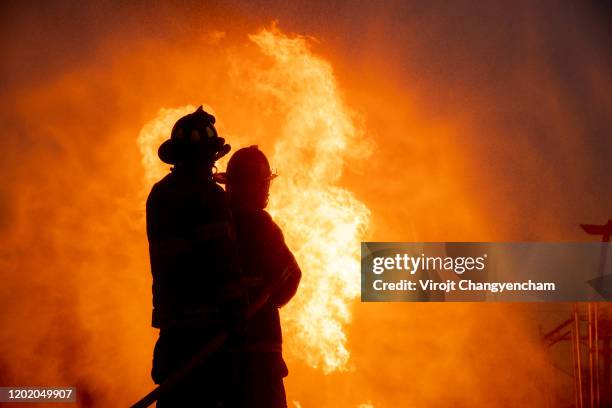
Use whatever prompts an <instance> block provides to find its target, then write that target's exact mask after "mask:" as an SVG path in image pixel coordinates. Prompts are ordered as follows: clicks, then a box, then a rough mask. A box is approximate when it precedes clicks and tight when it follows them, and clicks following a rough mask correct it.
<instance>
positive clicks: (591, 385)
mask: <svg viewBox="0 0 612 408" xmlns="http://www.w3.org/2000/svg"><path fill="white" fill-rule="evenodd" d="M587 325H588V326H587V328H588V333H589V339H588V346H589V407H591V408H594V407H595V383H594V381H593V380H594V376H593V349H594V347H593V305H592V304H591V303H588V304H587Z"/></svg>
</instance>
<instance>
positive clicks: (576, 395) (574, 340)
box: [570, 327, 579, 408]
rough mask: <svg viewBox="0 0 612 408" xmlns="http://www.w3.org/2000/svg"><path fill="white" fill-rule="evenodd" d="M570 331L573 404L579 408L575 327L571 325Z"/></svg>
mask: <svg viewBox="0 0 612 408" xmlns="http://www.w3.org/2000/svg"><path fill="white" fill-rule="evenodd" d="M570 333H571V335H572V368H573V369H574V378H573V380H574V381H573V382H574V406H575V407H576V408H579V404H578V370H579V367H578V366H577V364H576V331H575V329H574V328H573V327H572V330H570Z"/></svg>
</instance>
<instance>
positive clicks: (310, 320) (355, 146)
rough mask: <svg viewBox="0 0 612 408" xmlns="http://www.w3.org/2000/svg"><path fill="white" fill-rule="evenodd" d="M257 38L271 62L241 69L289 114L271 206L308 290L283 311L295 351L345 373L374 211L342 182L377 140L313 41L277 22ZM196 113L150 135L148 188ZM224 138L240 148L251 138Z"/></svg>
mask: <svg viewBox="0 0 612 408" xmlns="http://www.w3.org/2000/svg"><path fill="white" fill-rule="evenodd" d="M249 38H250V40H251V41H252V42H253V43H254V44H255V45H256V46H257V49H258V51H259V52H260V53H261V54H263V56H265V57H266V58H267V59H268V60H269V62H270V63H269V64H265V65H262V66H258V65H257V64H250V62H249V61H248V60H242V61H237V62H236V63H237V64H244V65H243V66H242V67H238V69H239V70H240V69H244V70H248V72H249V74H250V75H249V77H250V78H252V79H253V83H247V84H244V85H243V86H242V88H243V90H244V91H246V92H250V93H252V96H253V97H256V98H257V97H265V98H268V99H271V100H272V101H273V106H274V109H275V110H276V111H277V112H279V115H278V118H280V119H279V121H280V125H279V126H278V127H277V133H278V134H277V135H275V140H274V143H273V148H272V151H271V153H272V154H271V155H270V154H269V153H270V152H268V154H269V156H270V161H271V163H272V166H273V167H274V169H275V171H276V172H277V173H278V174H279V176H280V177H278V178H277V179H276V180H275V182H274V183H273V186H272V191H271V197H270V205H269V211H270V213H271V214H272V216H273V217H274V219H275V220H276V221H277V222H278V223H279V224H280V226H281V228H282V229H283V231H284V233H285V238H286V241H287V243H288V245H289V247H290V248H291V249H292V250H293V251H294V253H295V255H296V258H297V260H298V262H299V264H300V266H301V268H302V272H303V278H302V282H301V285H300V289H299V291H298V294H297V295H296V297H295V298H294V299H293V300H292V301H291V302H290V303H289V305H288V306H287V307H285V308H284V309H283V310H282V317H283V327H284V330H285V332H286V333H288V334H289V335H288V336H286V338H287V339H288V343H287V344H288V351H289V352H290V353H291V354H293V355H294V356H295V357H297V358H302V359H304V361H305V362H306V363H307V364H308V365H310V366H311V367H314V368H320V369H321V370H323V372H325V373H330V372H333V371H337V370H339V371H342V370H345V369H347V363H348V360H349V350H348V349H347V336H346V332H345V328H346V325H347V324H348V323H349V322H350V319H351V309H350V304H351V302H352V301H353V300H354V299H355V298H356V297H357V295H358V294H359V282H360V278H359V253H358V251H359V242H360V241H361V240H362V239H363V238H364V235H365V234H366V231H367V229H368V225H369V220H370V212H369V210H368V208H367V207H366V206H365V205H364V204H363V203H362V202H360V201H359V200H358V199H357V198H356V197H355V195H354V194H353V193H352V192H351V191H349V190H347V189H346V188H343V187H342V186H341V180H340V178H341V176H342V173H343V169H344V166H345V162H346V161H347V160H354V159H359V158H365V157H367V155H368V153H369V144H368V143H367V141H366V140H365V139H364V137H363V131H362V128H361V126H360V125H359V118H358V117H356V115H355V114H354V113H353V112H352V111H351V110H350V109H349V107H348V106H347V105H346V103H345V102H344V100H343V97H342V95H341V92H340V90H339V87H338V84H337V82H336V79H335V77H334V74H333V71H332V67H331V65H330V64H329V63H328V62H327V61H325V60H323V59H322V58H320V57H318V56H316V55H314V54H313V53H312V52H311V50H310V49H309V47H308V40H307V39H306V38H305V37H300V36H296V37H289V36H286V35H284V34H283V33H281V32H280V31H279V30H278V29H277V28H276V27H275V26H272V28H270V29H264V30H261V31H259V32H258V33H256V34H253V35H250V36H249ZM194 109H195V107H194V106H193V105H186V106H182V107H178V108H170V109H160V111H159V113H158V115H157V116H156V117H155V118H154V119H153V120H151V121H150V122H148V123H147V124H146V125H145V126H144V127H143V128H142V130H141V131H140V134H139V137H138V144H139V147H140V152H141V155H142V164H143V166H144V169H145V180H144V189H145V190H148V189H149V188H150V185H151V183H153V182H154V181H155V180H157V179H159V178H160V177H161V176H162V175H163V174H164V173H165V172H166V171H167V169H166V168H165V166H164V165H163V163H161V162H160V161H159V159H158V158H157V147H158V146H159V144H160V143H161V142H163V140H164V139H166V138H167V137H168V135H169V133H170V129H171V127H172V125H173V123H174V122H175V121H176V120H177V119H178V118H179V117H181V116H182V115H184V114H186V113H188V112H192V111H193V110H194ZM207 110H209V111H212V109H211V108H210V107H208V108H207ZM221 130H222V129H221ZM221 134H223V135H224V136H225V137H226V138H227V139H228V141H229V142H230V143H232V145H234V146H240V141H245V140H248V139H249V137H250V135H241V134H235V135H233V136H228V135H227V133H224V132H223V131H221ZM237 142H238V143H237ZM222 165H223V162H222V163H221V164H220V166H222ZM166 167H167V166H166ZM298 351H299V353H298Z"/></svg>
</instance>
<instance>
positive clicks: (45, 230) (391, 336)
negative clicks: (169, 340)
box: [0, 2, 612, 408]
mask: <svg viewBox="0 0 612 408" xmlns="http://www.w3.org/2000/svg"><path fill="white" fill-rule="evenodd" d="M25 3H27V2H24V4H25ZM86 3H87V2H83V4H86ZM330 3H335V2H330ZM75 4H76V3H75ZM24 7H25V6H24ZM75 7H76V6H75ZM135 7H136V6H135ZM364 7H365V6H364ZM431 7H432V11H431V14H429V11H427V10H425V8H423V9H422V10H421V8H418V9H419V10H415V12H416V13H417V14H415V15H414V20H412V19H410V21H406V22H404V21H403V20H401V19H399V18H395V16H392V15H387V14H380V15H378V16H377V17H376V18H373V17H370V16H368V17H367V18H366V19H365V20H361V21H368V22H371V24H365V25H363V26H361V25H360V26H356V27H352V26H351V27H347V28H353V29H354V30H355V31H354V32H353V33H358V34H359V35H357V34H355V35H354V37H355V38H353V36H352V34H351V37H350V38H348V39H345V38H344V37H343V38H341V39H338V38H339V35H336V37H334V36H333V34H334V33H336V34H337V33H338V32H341V31H342V32H344V31H343V30H344V26H342V27H339V28H336V27H330V26H328V25H327V24H324V22H321V23H320V24H314V23H313V25H306V26H304V25H300V24H298V23H299V21H291V20H290V19H287V20H286V19H283V20H281V24H282V27H283V31H281V30H280V29H279V28H276V27H275V26H272V27H269V26H268V27H269V28H267V29H263V30H262V29H261V28H260V27H262V26H263V25H267V24H269V21H270V20H271V19H272V18H274V17H275V16H273V15H270V16H269V17H268V16H266V17H265V19H257V18H255V17H252V15H251V14H250V13H251V11H249V10H246V11H244V10H241V9H240V8H239V7H236V8H235V9H228V10H225V9H224V10H217V9H214V10H212V11H210V13H209V10H204V11H201V12H200V11H198V12H193V16H187V13H186V12H185V11H179V10H175V9H174V8H172V7H171V6H170V5H167V6H163V7H162V6H160V8H157V9H154V10H153V9H152V10H149V9H148V8H149V3H147V6H146V7H144V6H143V8H142V9H139V8H137V9H135V11H133V14H134V16H132V17H133V18H132V17H130V18H131V19H128V17H126V18H125V19H126V20H129V21H130V22H132V23H133V24H125V25H122V24H120V23H115V20H113V19H112V18H109V19H108V21H104V23H98V24H99V25H98V26H95V27H92V28H91V32H90V34H89V35H90V37H91V36H94V35H96V37H95V38H90V37H87V36H86V35H85V34H83V36H84V37H83V38H84V39H83V43H85V44H86V46H83V48H86V50H85V51H83V50H80V51H79V52H77V51H76V50H72V49H70V46H71V45H74V42H71V41H72V40H71V38H73V37H74V32H69V33H68V34H71V35H68V34H65V32H64V31H61V30H58V33H57V35H54V36H52V35H48V36H42V34H41V33H46V32H45V31H44V30H43V28H45V27H46V29H47V31H51V30H50V29H49V28H48V27H47V26H43V25H39V24H38V23H39V21H38V20H37V19H39V20H41V19H43V18H42V17H40V16H39V15H42V14H45V13H39V12H38V10H36V11H37V12H36V13H35V12H29V11H28V10H26V11H28V13H26V12H24V13H23V14H24V15H25V14H27V15H28V16H31V17H28V18H29V19H28V20H27V22H28V24H23V26H20V27H18V28H19V29H18V30H17V29H14V27H13V29H12V30H10V32H11V33H13V32H15V31H16V32H17V34H19V36H17V37H18V38H19V39H21V37H27V36H28V35H32V36H33V38H34V39H33V40H31V41H30V42H28V43H27V45H28V46H29V47H31V48H32V51H29V50H28V51H27V52H26V51H24V46H22V45H21V42H20V41H14V44H15V45H13V46H12V47H11V52H10V53H7V56H6V57H5V58H4V59H3V63H4V64H6V66H7V67H9V68H10V69H9V68H6V69H5V70H4V71H3V72H9V71H10V72H17V73H22V75H21V76H20V78H21V82H18V83H17V84H12V83H7V84H3V85H6V86H4V87H3V88H2V89H0V92H2V96H3V98H2V99H1V100H0V119H1V121H2V123H3V136H2V138H0V147H1V149H0V150H1V151H2V152H3V153H5V154H4V155H3V157H2V160H1V161H0V282H1V283H0V309H1V310H2V313H0V327H2V328H3V330H0V385H4V384H6V383H11V384H17V385H20V384H21V385H75V386H77V387H78V389H79V390H80V395H81V397H82V400H81V401H82V405H83V406H94V407H113V406H127V405H128V404H129V403H132V402H135V401H136V400H137V399H138V398H139V397H140V396H142V395H144V394H145V393H146V392H147V391H149V390H150V389H151V388H152V387H153V384H152V381H151V379H150V376H149V370H150V368H151V356H152V351H153V345H154V342H155V339H156V336H157V332H156V331H155V330H154V329H152V328H151V327H150V313H151V277H150V269H149V264H148V253H147V241H146V232H145V223H144V200H145V198H146V194H147V193H148V190H149V187H150V186H151V184H152V183H154V182H155V181H156V180H158V179H159V178H161V177H162V176H163V174H165V172H167V170H168V166H165V165H164V164H163V163H161V162H160V161H159V159H158V157H157V148H158V146H159V144H160V143H161V142H162V141H163V140H164V139H166V138H167V137H168V136H169V130H170V128H171V126H172V124H173V123H174V121H175V120H176V119H177V118H178V117H180V116H181V115H183V114H184V113H186V112H189V111H193V110H194V109H195V107H196V106H197V105H199V104H201V103H202V104H205V107H206V109H207V110H210V111H212V112H214V114H215V115H216V117H217V128H218V130H219V133H220V134H221V135H222V136H223V137H225V138H226V139H227V141H228V142H229V143H230V144H231V145H232V147H233V150H234V151H235V150H237V149H238V148H240V147H242V146H248V145H250V144H258V145H259V146H260V148H261V149H262V150H263V151H264V152H266V153H267V155H268V157H269V159H270V162H271V165H272V167H273V168H274V170H275V171H276V172H277V173H278V174H279V177H278V178H277V179H276V180H275V181H274V183H273V185H272V191H271V203H270V211H271V213H272V214H273V216H274V218H275V220H276V221H277V222H278V223H279V224H280V225H281V227H282V229H283V231H284V233H285V236H286V239H287V242H288V244H289V246H290V247H291V248H292V249H293V250H294V252H295V253H296V255H297V257H298V260H299V263H300V265H301V266H302V268H303V271H304V278H303V282H302V286H301V288H300V291H299V293H298V295H297V297H296V298H295V299H294V300H293V301H292V302H291V303H290V304H289V305H288V306H287V307H285V308H284V309H283V310H282V318H283V335H284V340H285V345H284V347H285V352H284V354H285V356H286V359H287V364H288V367H289V370H290V374H289V376H288V377H287V379H286V384H287V395H288V403H289V406H290V407H298V406H299V407H302V408H320V407H322V408H328V407H329V408H336V407H341V408H356V407H360V408H366V407H367V408H370V407H376V408H386V407H404V406H410V407H445V406H460V407H467V406H469V407H476V408H478V407H490V406H500V407H515V406H521V407H534V408H535V407H541V406H545V405H546V401H545V395H544V393H543V392H542V390H543V388H544V386H545V384H546V381H547V375H548V374H549V373H550V370H549V367H548V366H547V365H546V361H545V358H544V354H543V353H542V351H541V348H540V343H539V341H538V333H537V324H538V323H540V322H543V325H545V326H546V325H547V324H548V325H549V326H550V325H552V324H554V323H555V322H557V320H555V319H551V320H552V322H551V321H550V320H549V321H546V320H545V318H546V316H553V317H557V316H562V313H560V312H559V311H558V310H555V308H557V309H562V306H563V305H540V304H538V305H535V304H531V305H524V304H363V303H360V302H359V300H358V290H359V274H358V263H357V262H358V252H357V251H358V250H359V246H358V242H359V241H360V240H373V241H376V240H378V241H438V240H442V241H444V240H474V241H479V240H483V241H487V240H504V241H511V240H560V239H563V240H580V239H585V237H583V236H582V233H581V232H580V230H579V228H578V223H579V222H590V223H598V222H602V221H603V220H605V219H607V218H604V217H607V216H609V214H608V212H607V211H608V208H607V207H606V203H607V201H603V200H602V199H601V196H602V194H601V192H602V191H604V190H605V191H609V188H608V186H609V183H608V184H605V183H606V182H607V180H609V166H608V165H606V163H607V162H606V161H605V160H604V159H602V158H601V157H603V153H605V150H604V149H596V147H597V146H598V145H597V144H596V141H594V139H596V138H595V136H593V137H591V135H595V133H596V132H600V133H601V132H603V131H602V129H603V130H604V131H607V128H605V127H604V126H602V125H601V124H600V122H597V119H599V118H601V117H607V118H609V117H610V115H609V114H608V112H611V109H612V101H611V100H610V95H612V90H611V89H610V86H609V81H607V78H608V76H607V72H608V71H607V70H606V68H607V65H605V64H602V63H601V61H606V60H604V59H602V55H600V54H598V49H597V48H596V47H595V42H594V41H590V40H589V37H588V36H587V35H586V34H585V33H583V32H579V30H567V29H566V28H565V27H566V21H565V20H563V19H561V20H559V21H560V22H561V23H563V24H560V27H562V28H563V29H562V30H561V31H556V30H553V29H550V26H549V25H550V24H554V21H557V20H554V19H553V17H554V16H552V17H551V13H549V12H548V11H549V10H548V9H546V7H542V10H540V12H541V13H542V15H543V16H544V17H541V18H534V19H532V18H531V17H530V16H531V14H530V13H531V12H533V10H531V8H532V7H533V8H536V7H539V6H525V5H520V6H518V8H517V10H515V11H514V14H515V15H514V16H512V15H510V17H512V18H514V19H515V20H506V13H505V12H504V13H503V14H504V21H515V22H516V21H520V22H521V23H520V24H518V23H517V24H509V25H508V26H507V27H506V26H505V25H499V26H498V25H495V27H493V29H491V30H489V31H488V32H487V33H488V34H490V35H486V36H485V35H482V36H480V35H479V36H476V35H474V38H472V37H470V38H472V39H474V40H475V41H476V42H475V43H474V44H472V43H466V40H464V37H463V36H461V35H456V34H457V33H464V32H463V31H462V30H465V29H467V28H469V29H470V30H477V29H481V28H482V27H483V25H482V24H481V23H482V22H481V21H478V24H464V23H463V21H464V20H463V19H465V18H469V17H470V16H469V13H463V12H461V13H458V12H457V13H458V14H461V15H453V14H452V13H453V10H455V9H456V8H457V9H460V7H459V6H454V7H452V8H449V7H441V6H440V7H439V8H440V10H437V8H436V7H434V6H431ZM508 7H510V6H508ZM577 7H578V6H577ZM99 8H100V9H99V10H98V6H96V8H95V13H94V12H93V11H92V15H93V16H94V17H95V20H96V21H103V20H102V19H101V18H100V16H99V15H98V14H97V13H98V12H99V13H101V14H104V13H103V11H104V10H105V8H104V6H102V5H99ZM372 8H373V9H374V8H375V9H379V8H382V7H379V6H372ZM479 8H483V9H486V10H488V9H487V6H479ZM493 8H494V9H495V10H492V11H491V13H492V14H495V13H498V12H499V10H498V9H497V6H495V7H493ZM144 9H146V10H144ZM170 9H172V10H170ZM304 9H305V10H306V9H308V10H310V5H309V6H308V7H304ZM434 9H436V10H435V13H434V12H433V10H434ZM45 10H46V9H45ZM130 10H132V9H130V8H129V7H126V9H125V10H124V12H125V13H127V14H129V13H132V11H130ZM513 10H514V9H513ZM32 11H35V10H32ZM64 11H65V10H64ZM107 11H108V10H107ZM141 11H142V12H144V11H146V13H145V14H146V16H147V17H146V18H144V19H143V13H141ZM306 11H307V10H306ZM306 11H305V12H306ZM273 12H275V11H274V10H273V11H272V12H270V13H271V14H272V13H273ZM386 12H389V10H387V11H386ZM420 12H422V13H424V14H423V15H422V16H421V14H419V13H420ZM7 13H8V11H7ZM58 13H59V12H58ZM207 13H209V14H207ZM444 13H449V14H444ZM64 14H66V13H64ZM115 14H117V15H118V14H120V13H117V12H116V10H112V12H108V14H106V15H109V16H114V15H115ZM508 14H512V13H510V12H508ZM51 16H52V17H53V15H51ZM439 16H441V17H439ZM489 17H490V16H489ZM46 18H49V19H52V18H51V17H47V15H46V14H45V19H46ZM92 18H93V17H91V16H90V17H89V20H87V19H85V20H86V21H90V20H91V19H92ZM117 18H119V16H118V17H117ZM300 18H301V17H300ZM574 18H578V17H576V16H574V15H572V17H571V19H568V20H567V21H574ZM60 20H61V19H60ZM73 20H74V21H73ZM77 20H78V19H71V21H70V22H69V23H70V24H73V23H75V21H76V22H78V21H77ZM143 20H144V21H145V22H146V24H145V23H142V21H143ZM296 20H297V18H296ZM399 20H401V21H399ZM45 21H46V20H45ZM61 21H63V20H61ZM117 21H120V22H121V23H123V22H125V20H117ZM300 21H301V20H300ZM470 21H471V20H470ZM541 21H546V22H547V23H546V24H544V25H543V24H539V23H540V22H541ZM559 21H557V22H559ZM40 23H41V24H42V23H43V22H40ZM149 23H150V24H149ZM158 23H159V25H158ZM302 23H303V21H302ZM400 23H401V24H400ZM583 23H584V22H583ZM67 24H68V22H67ZM139 24H142V25H139ZM164 24H166V25H164ZM309 24H310V23H309ZM393 24H394V25H396V26H401V28H402V29H404V28H405V31H402V36H401V41H399V38H400V37H398V36H396V37H393V36H386V35H384V34H385V33H387V30H389V27H390V26H391V25H393ZM489 24H491V22H489ZM523 24H524V25H525V27H524V28H525V32H524V33H523V32H522V31H521V33H523V34H524V36H519V35H514V34H515V33H516V32H515V31H514V30H519V29H520V28H521V27H523ZM100 25H102V26H104V27H106V26H108V30H107V31H105V32H104V33H103V34H97V31H96V30H97V29H99V28H100ZM144 25H146V26H147V28H146V29H145V28H144ZM149 25H150V26H151V27H154V29H151V28H148V26H149ZM446 25H450V26H451V28H450V29H448V32H447V31H445V30H444V27H446ZM51 26H52V27H55V26H56V25H55V20H54V22H53V24H51ZM130 27H136V28H135V29H134V30H132V31H130V30H131V28H130ZM466 27H467V28H466ZM9 28H10V27H9ZM77 28H78V30H77ZM77 28H75V29H74V30H75V31H78V33H79V34H80V33H81V31H87V30H83V27H82V26H78V27H77ZM489 28H490V27H489ZM7 30H8V28H7ZM139 30H142V32H141V31H139ZM148 30H152V31H148ZM153 31H155V33H153ZM158 31H159V33H162V34H159V33H158ZM87 32H89V31H87ZM293 32H301V33H303V34H312V35H315V36H316V38H317V39H314V38H311V37H306V36H300V35H296V34H292V33H293ZM347 32H349V31H348V30H347ZM559 32H562V33H563V35H562V36H559V35H558V34H559ZM62 33H63V34H62ZM479 33H480V32H479ZM498 33H499V35H497V34H498ZM26 34H27V35H26ZM408 34H410V35H408ZM36 35H39V36H40V38H39V37H36ZM348 36H349V35H348V34H347V37H348ZM47 37H49V38H47ZM455 37H457V38H458V39H457V38H455ZM476 37H478V38H476ZM7 38H9V39H10V38H12V36H7ZM394 39H395V40H397V43H393V40H394ZM90 40H91V42H90ZM343 41H345V42H343ZM478 41H481V42H478ZM505 41H509V42H510V43H511V44H512V46H510V45H509V43H506V42H505ZM9 42H10V41H9ZM399 42H401V43H402V44H399ZM54 43H58V44H64V43H66V44H67V45H66V47H65V48H63V47H60V50H61V51H62V52H64V53H66V54H69V55H68V56H69V57H70V58H66V60H63V59H61V58H59V57H58V61H57V62H56V61H53V60H52V58H48V59H49V64H50V67H49V68H48V69H46V70H44V71H43V72H42V73H40V72H39V71H36V69H37V68H38V67H40V66H41V64H42V65H44V64H43V63H42V62H41V60H42V59H43V57H45V58H46V56H47V57H48V54H45V53H44V52H45V50H46V49H47V48H48V47H50V45H52V44H54ZM79 44H80V43H79ZM79 44H77V45H79ZM504 44H505V45H508V46H507V47H504ZM549 44H556V45H557V46H558V48H555V50H558V51H556V52H557V53H555V55H553V57H555V58H559V57H560V56H563V55H566V54H567V55H570V56H575V60H576V63H575V65H574V66H572V67H570V68H567V69H566V70H565V71H563V72H565V73H567V72H570V73H572V75H574V74H575V75H576V79H580V80H577V81H575V82H574V83H572V84H568V83H567V82H564V81H559V80H558V78H565V77H564V76H563V75H560V76H559V77H556V76H555V75H553V74H551V72H555V71H554V70H555V68H554V66H553V64H552V63H551V61H553V60H554V61H556V59H554V58H549V56H547V55H546V52H548V51H549V48H551V47H549ZM5 45H6V44H5ZM9 45H10V44H9ZM18 45H19V46H18ZM402 47H403V48H402ZM56 48H57V47H56ZM400 48H401V50H400ZM479 49H481V50H482V53H481V54H483V55H485V56H491V55H492V54H491V53H492V52H493V51H495V50H497V49H502V50H510V49H511V50H512V52H516V53H517V54H516V58H514V57H513V58H507V59H505V58H501V59H499V61H498V60H496V59H493V58H490V59H487V61H484V62H483V61H482V58H479V57H480V54H479V53H476V52H474V53H471V52H472V51H474V50H479ZM400 51H401V52H400ZM509 52H510V51H509ZM36 53H40V55H42V57H40V58H39V56H38V54H36ZM513 55H514V54H513ZM62 56H63V55H62ZM530 58H531V59H530ZM485 59H486V58H485ZM568 59H569V58H568ZM12 61H14V62H12ZM45 61H46V59H45ZM517 61H518V62H517ZM11 63H12V64H13V65H10V64H11ZM45 63H46V62H45ZM443 64H449V65H452V67H451V69H448V70H447V71H448V72H451V71H452V72H451V73H450V74H448V75H447V76H444V75H441V74H440V71H444V72H447V71H445V70H444V69H441V65H443ZM453 64H454V65H453ZM505 64H508V66H506V65H505ZM30 71H36V72H39V75H38V76H35V75H33V74H32V75H30V74H31V72H30ZM560 72H561V71H560ZM563 72H561V73H563ZM496 75H497V76H496ZM487 76H488V77H487ZM24 78H25V79H24ZM500 78H503V79H504V81H505V82H506V83H501V82H504V81H501V80H500ZM487 81H488V82H487ZM6 82H10V81H6ZM570 85H571V86H576V87H579V88H580V89H579V92H578V93H576V95H577V94H579V96H580V95H582V96H583V97H582V99H576V101H577V100H580V101H581V102H580V103H581V104H584V105H588V106H589V112H588V114H583V115H577V114H576V106H575V105H574V103H575V104H578V102H576V101H574V100H573V99H572V97H573V95H575V94H574V93H572V92H573V91H572V89H573V88H572V89H570V88H567V87H569V86H570ZM485 91H486V92H485ZM515 91H516V93H514V92H515ZM589 92H592V94H591V93H589ZM568 95H569V96H572V97H568ZM585 95H586V96H585ZM587 102H589V103H587ZM516 112H519V113H522V114H524V113H525V112H527V114H525V115H522V114H521V115H519V113H516ZM525 117H527V119H529V120H524V119H525ZM515 119H516V120H515ZM519 119H520V120H519ZM606 134H607V133H606ZM587 136H588V137H587ZM592 139H593V140H592ZM606 159H607V158H606ZM226 161H227V158H224V160H223V161H222V162H221V163H220V164H219V169H220V170H222V169H223V167H224V166H225V163H226ZM602 186H603V187H602ZM608 207H609V206H608ZM555 312H559V313H558V314H557V315H556V316H555V315H554V313H555ZM83 401H84V402H83ZM88 401H89V402H90V403H89V404H88Z"/></svg>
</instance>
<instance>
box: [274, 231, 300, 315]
mask: <svg viewBox="0 0 612 408" xmlns="http://www.w3.org/2000/svg"><path fill="white" fill-rule="evenodd" d="M270 244H271V245H270V247H269V249H270V251H271V253H270V258H271V264H272V265H271V266H272V270H273V271H274V273H273V274H272V276H271V277H270V301H271V302H272V303H273V304H274V305H276V307H282V306H284V305H285V304H287V302H289V300H291V298H292V297H293V296H294V295H295V293H296V292H297V288H298V285H299V283H300V280H301V278H302V271H301V270H300V267H299V266H298V263H297V261H296V260H295V257H294V256H293V254H292V253H291V250H290V249H289V248H288V247H287V244H286V243H285V239H284V237H283V233H282V231H281V230H280V228H279V227H278V226H277V225H276V224H274V228H273V234H272V237H271V239H270Z"/></svg>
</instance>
